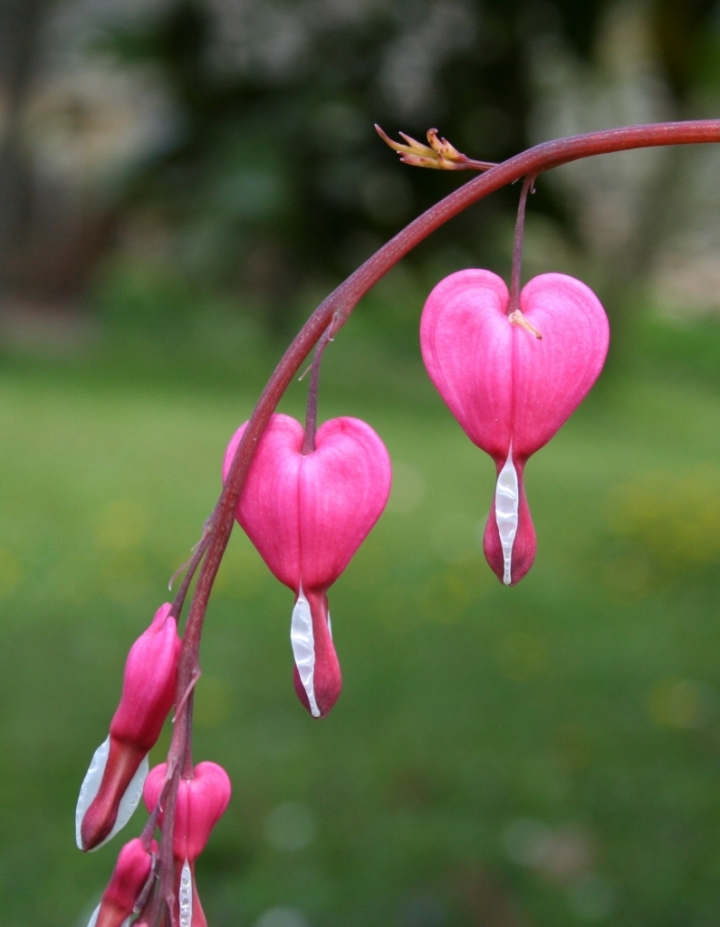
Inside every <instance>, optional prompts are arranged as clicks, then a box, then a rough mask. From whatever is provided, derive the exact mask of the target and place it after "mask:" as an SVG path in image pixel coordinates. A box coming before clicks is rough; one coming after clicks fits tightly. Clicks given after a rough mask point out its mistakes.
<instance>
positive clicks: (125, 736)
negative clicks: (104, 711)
mask: <svg viewBox="0 0 720 927" xmlns="http://www.w3.org/2000/svg"><path fill="white" fill-rule="evenodd" d="M170 609H171V606H170V605H169V604H165V605H163V606H161V608H159V609H158V611H157V613H156V614H155V618H154V619H153V622H152V624H151V625H150V627H149V628H148V629H147V631H145V632H144V634H142V635H141V636H140V637H139V638H138V639H137V640H136V641H135V643H134V644H133V645H132V647H131V648H130V653H129V654H128V658H127V662H126V663H125V675H124V678H123V688H122V695H121V698H120V704H119V706H118V709H117V711H116V712H115V715H114V716H113V719H112V721H111V723H110V736H109V737H108V738H107V739H106V740H105V741H104V742H103V743H102V744H101V745H100V747H98V749H97V750H96V751H95V755H94V756H93V758H92V761H91V763H90V767H89V769H88V771H87V774H86V776H85V779H84V781H83V784H82V786H81V788H80V797H79V799H78V805H77V810H76V812H75V830H76V839H77V844H78V846H79V847H80V849H81V850H94V849H97V848H98V847H99V846H102V845H103V843H105V842H106V841H108V840H109V839H110V838H111V837H112V836H113V835H114V834H116V833H117V832H118V830H120V828H122V827H124V826H125V824H126V823H127V822H128V820H129V819H130V817H131V815H132V813H133V811H134V810H135V808H136V807H137V804H138V802H139V801H140V797H141V795H142V787H143V782H144V781H145V776H146V775H147V770H148V763H147V754H148V752H149V751H150V749H151V748H152V747H153V746H154V745H155V743H156V742H157V739H158V737H159V736H160V731H161V730H162V726H163V724H164V722H165V719H166V718H167V716H168V713H169V711H170V709H171V708H172V705H173V701H174V699H175V686H176V682H177V661H178V656H179V653H180V647H181V643H182V642H181V640H180V638H179V637H178V633H177V624H176V621H175V618H174V617H173V616H172V615H171V614H170Z"/></svg>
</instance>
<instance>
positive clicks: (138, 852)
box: [88, 838, 157, 927]
mask: <svg viewBox="0 0 720 927" xmlns="http://www.w3.org/2000/svg"><path fill="white" fill-rule="evenodd" d="M150 849H151V852H152V853H153V854H154V853H157V844H156V843H155V841H153V842H152V844H151V847H150ZM151 870H152V856H151V854H150V853H148V851H147V850H146V849H145V847H144V846H143V844H142V841H141V840H140V839H139V838H136V839H135V840H131V841H130V842H129V843H126V844H125V846H124V847H123V848H122V850H120V854H119V856H118V860H117V863H116V864H115V869H114V871H113V874H112V877H111V878H110V882H109V883H108V887H107V888H106V889H105V891H104V892H103V896H102V898H101V900H100V904H99V905H98V906H97V908H96V909H95V911H94V912H93V915H92V917H91V918H90V922H89V923H88V927H123V925H124V924H125V921H126V920H127V919H128V918H130V917H131V916H132V914H133V913H134V911H135V907H136V904H137V902H138V900H139V899H140V896H141V895H142V893H143V889H144V888H145V886H146V885H147V882H148V879H149V878H150V873H151Z"/></svg>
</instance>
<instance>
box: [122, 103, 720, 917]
mask: <svg viewBox="0 0 720 927" xmlns="http://www.w3.org/2000/svg"><path fill="white" fill-rule="evenodd" d="M381 134H383V133H381ZM383 137H384V138H385V139H386V140H387V141H388V142H389V140H388V139H387V137H386V136H384V135H383ZM403 137H404V138H405V141H406V142H407V145H405V146H402V145H399V144H397V143H390V142H389V143H390V144H391V147H393V148H395V150H397V151H398V152H399V153H400V154H401V156H403V160H405V161H407V162H408V163H411V164H415V165H416V166H426V167H434V168H440V169H451V170H458V169H468V168H472V169H475V170H480V171H482V173H481V174H480V176H477V177H474V178H473V179H472V180H470V181H469V182H468V183H467V184H465V185H463V186H462V187H460V188H459V189H457V190H455V191H454V192H453V193H451V194H449V195H448V196H446V197H445V198H444V199H442V200H441V201H440V202H438V203H436V204H435V205H434V206H432V207H431V208H430V209H428V210H427V211H426V212H424V213H423V214H422V215H420V216H418V217H417V218H416V219H414V220H413V221H412V222H411V223H410V224H409V225H407V226H406V227H405V228H404V229H403V230H402V231H401V232H399V233H398V234H397V235H395V236H394V237H393V238H392V239H391V240H390V241H388V242H387V243H386V244H385V245H383V247H381V248H380V249H379V250H378V251H377V252H376V253H375V254H374V255H373V256H372V257H370V258H369V259H368V260H367V261H365V263H363V264H362V265H361V266H360V267H359V268H358V269H357V270H356V271H355V272H354V273H353V274H351V275H350V276H349V277H348V278H347V279H346V280H345V281H344V282H343V283H342V284H341V285H340V286H339V287H337V289H335V290H334V291H333V292H332V293H331V294H330V295H329V296H328V297H327V298H326V299H325V300H323V302H322V303H321V304H320V305H319V306H318V308H317V309H316V310H315V311H314V312H313V313H312V315H311V316H310V318H309V319H308V320H307V322H306V323H305V325H304V326H303V327H302V328H301V330H300V332H299V333H298V334H297V336H296V337H295V339H294V340H293V342H292V343H291V345H290V346H289V348H288V349H287V351H286V352H285V354H284V355H283V357H282V359H281V360H280V362H279V363H278V365H277V367H276V368H275V370H274V372H273V374H272V376H271V377H270V379H269V380H268V383H267V385H266V386H265V388H264V390H263V391H262V393H261V395H260V398H259V400H258V402H257V405H256V406H255V409H254V411H253V413H252V416H251V418H250V420H249V422H248V424H247V427H246V428H245V430H244V433H243V435H242V439H241V440H240V442H239V444H238V446H237V449H236V452H235V455H234V458H233V461H232V464H231V466H230V469H229V471H228V473H227V476H226V479H225V483H224V487H223V490H222V492H221V494H220V497H219V499H218V502H217V505H216V507H215V509H214V511H213V514H212V516H211V518H210V519H209V521H208V523H207V525H206V526H205V529H204V532H203V536H202V538H201V541H200V548H199V549H198V551H197V553H196V556H195V557H193V560H192V561H191V566H190V569H189V570H188V573H187V575H186V579H185V582H184V583H183V586H182V588H181V590H180V594H179V595H178V598H177V599H176V603H174V608H173V612H175V611H176V610H177V611H179V610H180V608H181V607H182V603H183V600H184V598H185V594H186V592H187V591H188V587H189V585H190V581H191V579H192V576H193V573H194V572H195V570H197V582H196V585H195V589H194V593H193V596H192V600H191V604H190V609H189V613H188V617H187V621H186V624H185V630H184V635H183V642H182V648H181V651H180V656H179V661H178V676H177V688H176V695H175V705H176V713H175V718H174V728H173V734H172V740H171V744H170V749H169V752H168V757H167V764H166V767H165V772H164V784H163V786H162V788H161V789H160V790H159V793H158V794H159V798H158V801H160V802H162V804H163V811H162V814H163V823H162V831H163V840H162V845H161V848H160V860H159V878H160V885H159V889H158V892H157V893H156V895H155V896H154V898H153V899H152V900H151V902H150V903H149V905H148V906H147V907H146V909H145V911H144V912H143V913H142V915H141V918H140V921H142V923H143V925H144V924H146V923H147V924H148V927H156V925H158V924H159V923H161V922H163V920H164V918H165V917H166V915H167V913H168V912H173V911H174V910H175V904H176V899H175V897H174V868H175V867H174V859H173V841H174V828H175V821H176V806H177V800H178V792H179V789H180V781H181V778H182V777H183V776H184V774H185V770H186V763H187V762H189V760H188V757H189V756H190V749H191V711H192V699H191V697H190V694H191V693H192V690H193V687H194V685H195V682H196V681H197V679H198V678H199V675H200V662H199V649H200V640H201V635H202V629H203V623H204V620H205V614H206V611H207V607H208V602H209V599H210V594H211V592H212V587H213V583H214V581H215V577H216V575H217V572H218V569H219V567H220V563H221V560H222V557H223V554H224V553H225V549H226V547H227V544H228V541H229V538H230V534H231V531H232V528H233V524H234V520H235V513H236V511H237V508H238V503H239V500H240V496H241V493H242V491H243V487H244V485H245V482H246V479H247V476H248V472H249V469H250V465H251V463H252V461H253V458H254V456H255V454H256V451H257V448H258V444H259V441H260V438H261V437H262V435H263V433H264V431H265V429H266V427H267V425H268V423H269V421H270V418H271V416H272V414H273V412H274V411H275V409H276V407H277V405H278V402H279V401H280V398H281V397H282V395H283V394H284V392H285V390H286V389H287V387H288V386H289V385H290V383H291V381H292V379H293V378H294V377H295V375H296V374H297V372H298V370H299V369H300V367H301V365H302V364H303V362H304V361H305V359H306V358H307V356H308V355H309V353H310V352H311V351H312V349H313V347H314V346H315V345H316V344H318V342H320V345H321V346H319V349H318V355H317V357H316V361H317V366H319V359H320V355H321V354H322V349H323V348H324V346H325V345H326V343H327V341H328V340H330V334H329V333H332V335H334V334H336V333H337V331H339V329H340V328H341V327H342V326H343V325H344V324H345V322H346V321H347V320H348V318H349V316H350V314H351V313H352V311H353V309H354V308H355V306H356V304H357V303H358V302H359V300H360V299H361V298H362V297H363V296H364V295H365V294H366V293H367V292H368V291H369V290H370V289H371V288H372V287H373V286H374V285H375V284H376V283H377V282H378V280H380V279H381V278H382V277H383V276H384V275H385V274H386V273H387V272H388V271H389V270H390V269H391V268H392V267H394V265H395V264H397V262H398V261H399V260H400V259H401V258H403V257H404V256H405V255H406V254H408V253H409V252H410V251H412V249H413V248H415V246H416V245H418V244H419V243H420V242H422V241H423V240H424V239H425V238H427V237H428V236H429V235H430V234H431V233H432V232H434V231H435V230H436V229H438V228H440V227H441V226H442V225H444V224H445V223H446V222H448V221H449V220H450V219H452V218H454V217H455V216H457V215H458V214H459V213H461V212H463V211H464V210H465V209H467V208H468V207H469V206H472V205H473V204H474V203H477V202H479V201H480V200H481V199H483V198H484V197H486V196H488V195H489V194H490V193H493V192H495V191H496V190H499V189H501V188H502V187H504V186H507V185H508V184H511V183H514V182H516V181H519V180H523V179H524V178H525V183H524V185H523V193H522V196H523V206H524V201H525V199H526V197H527V193H528V190H529V189H530V187H531V185H532V182H533V180H534V178H535V177H536V176H537V175H538V174H540V173H541V172H544V171H547V170H550V169H552V168H554V167H558V166H560V165H562V164H566V163H568V162H571V161H576V160H579V159H581V158H587V157H592V156H594V155H600V154H609V153H613V152H619V151H626V150H630V149H639V148H649V147H658V146H667V145H692V144H706V143H717V142H720V120H694V121H688V122H667V123H656V124H650V125H640V126H630V127H626V128H619V129H611V130H603V131H600V132H592V133H588V134H585V135H577V136H573V137H570V138H563V139H557V140H555V141H550V142H544V143H542V144H540V145H536V146H534V147H533V148H530V149H528V150H526V151H524V152H522V153H521V154H518V155H516V156H514V157H512V158H509V159H508V160H507V161H504V162H502V163H500V164H496V165H491V164H489V163H488V162H472V160H471V159H468V158H466V157H465V156H464V155H461V154H460V153H459V152H457V151H456V149H454V148H453V147H452V146H451V145H449V143H448V142H446V141H445V140H444V139H439V138H438V137H437V133H431V134H430V135H429V136H428V138H429V141H430V145H429V146H424V145H422V144H421V143H418V142H416V141H415V140H413V139H411V138H409V137H406V136H403ZM405 149H407V150H405ZM423 159H425V161H427V162H428V163H424V161H423ZM430 162H434V163H430ZM516 265H517V266H516ZM519 276H520V266H519V257H517V259H515V258H514V261H513V284H515V287H514V292H515V299H516V300H517V293H518V292H519ZM510 305H511V307H512V306H515V303H513V302H512V301H511V304H510ZM512 311H513V310H512V308H511V312H512ZM321 339H323V340H321ZM313 366H314V367H315V366H316V365H315V364H314V365H313ZM314 373H315V371H314ZM311 388H312V381H311ZM312 427H313V425H312V422H311V416H309V418H308V432H310V431H311V430H312ZM156 814H157V812H156ZM156 819H157V818H156Z"/></svg>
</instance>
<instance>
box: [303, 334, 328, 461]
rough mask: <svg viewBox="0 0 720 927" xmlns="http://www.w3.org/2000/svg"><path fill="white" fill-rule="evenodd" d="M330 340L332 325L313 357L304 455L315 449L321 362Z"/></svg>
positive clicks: (318, 344)
mask: <svg viewBox="0 0 720 927" xmlns="http://www.w3.org/2000/svg"><path fill="white" fill-rule="evenodd" d="M330 341H332V325H328V327H327V329H326V330H325V332H324V333H323V335H322V337H321V338H320V340H319V341H318V343H317V347H316V348H315V357H313V362H312V370H311V371H310V384H309V386H308V400H307V412H306V413H305V436H304V438H303V446H302V452H303V455H305V454H312V452H313V451H314V450H315V432H316V431H317V406H318V386H319V385H320V364H321V363H322V356H323V353H324V351H325V348H326V347H327V346H328V343H329V342H330Z"/></svg>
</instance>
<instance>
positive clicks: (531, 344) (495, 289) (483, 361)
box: [420, 270, 609, 585]
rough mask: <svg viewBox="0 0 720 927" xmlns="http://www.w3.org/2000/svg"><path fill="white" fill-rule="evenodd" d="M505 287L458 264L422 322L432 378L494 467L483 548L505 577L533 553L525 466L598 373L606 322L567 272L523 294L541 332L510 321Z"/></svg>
mask: <svg viewBox="0 0 720 927" xmlns="http://www.w3.org/2000/svg"><path fill="white" fill-rule="evenodd" d="M508 299H509V296H508V290H507V287H506V285H505V283H504V281H503V280H501V279H500V277H498V276H496V275H495V274H493V273H491V272H490V271H487V270H463V271H460V272H458V273H455V274H451V275H450V276H449V277H446V278H445V279H444V280H442V281H441V282H440V283H439V284H438V285H437V286H436V287H435V288H434V290H433V291H432V292H431V293H430V296H429V297H428V299H427V302H426V303H425V308H424V310H423V315H422V322H421V327H420V343H421V346H422V355H423V359H424V361H425V366H426V367H427V370H428V373H429V374H430V378H431V380H432V381H433V383H434V384H435V386H436V387H437V389H438V392H439V393H440V395H441V396H442V397H443V399H444V400H445V402H446V403H447V405H448V406H449V408H450V411H451V412H452V413H453V415H454V416H455V418H457V420H458V421H459V422H460V425H461V426H462V427H463V429H464V431H465V433H466V434H467V436H468V437H469V438H470V440H471V441H473V442H474V443H475V444H477V446H478V447H480V448H482V450H484V451H485V452H486V453H488V454H489V455H490V456H491V457H492V458H493V460H494V461H495V465H496V468H497V473H498V481H497V487H496V491H495V499H494V504H493V507H492V510H491V512H490V517H489V518H488V522H487V526H486V529H485V538H484V549H485V556H486V558H487V560H488V563H489V564H490V566H491V567H492V569H493V570H494V571H495V573H497V575H498V577H499V578H500V579H501V580H502V582H504V583H505V584H506V585H513V584H514V583H516V582H518V580H520V579H522V577H523V576H524V575H525V574H526V573H527V571H528V570H529V569H530V567H531V566H532V562H533V560H534V558H535V548H536V541H535V529H534V527H533V524H532V519H531V517H530V510H529V508H528V504H527V500H526V498H525V489H524V486H523V470H524V468H525V463H526V462H527V459H528V457H530V455H531V454H534V453H535V451H537V450H538V449H539V448H541V447H542V446H543V445H544V444H546V443H547V442H548V441H549V440H550V438H552V436H553V435H554V434H555V432H556V431H557V430H558V428H560V426H561V425H562V424H563V422H565V420H566V419H567V418H568V417H569V415H570V414H571V413H572V412H573V410H574V409H575V408H576V406H577V405H578V404H579V403H580V402H581V401H582V399H583V398H584V397H585V395H586V394H587V392H588V390H589V389H590V387H591V386H592V385H593V383H594V382H595V380H596V379H597V376H598V374H599V373H600V371H601V369H602V366H603V363H604V361H605V355H606V354H607V348H608V338H609V331H608V322H607V317H606V315H605V312H604V310H603V308H602V306H601V305H600V302H599V301H598V299H597V297H596V296H595V294H594V293H593V292H592V291H591V290H590V289H588V287H586V286H585V284H584V283H581V282H580V281H579V280H575V279H574V278H573V277H568V276H566V275H565V274H542V275H541V276H539V277H535V278H534V279H532V280H531V281H530V282H529V283H528V284H527V285H526V286H525V287H524V288H523V290H522V292H521V294H520V309H521V312H522V314H523V315H524V317H525V318H526V320H527V321H528V322H530V323H531V325H532V326H534V327H535V328H536V329H537V330H538V331H539V332H540V333H541V335H542V339H538V338H536V337H535V335H533V334H532V332H530V331H528V330H527V329H525V328H522V327H521V326H519V325H516V324H513V323H512V322H510V320H509V318H508V316H507V314H506V313H507V308H508Z"/></svg>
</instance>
